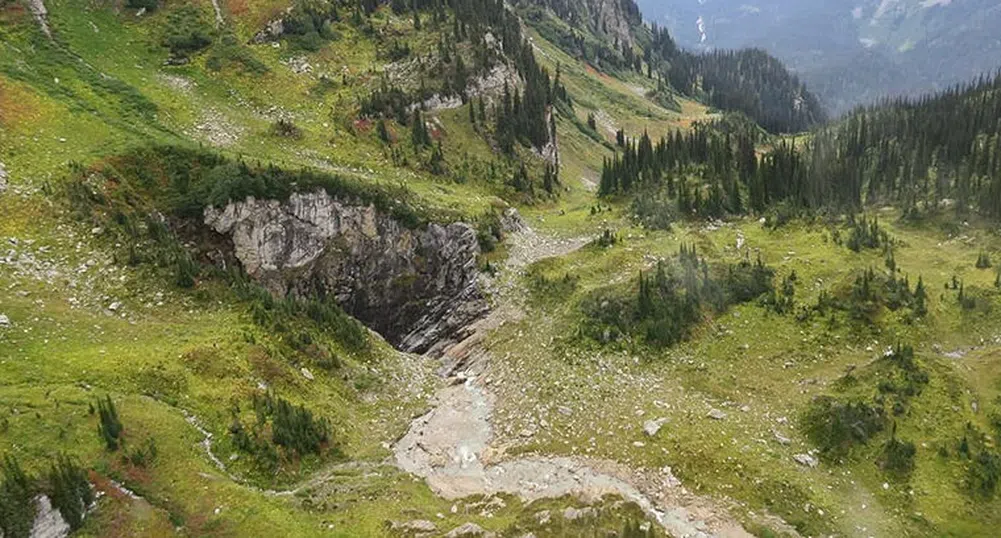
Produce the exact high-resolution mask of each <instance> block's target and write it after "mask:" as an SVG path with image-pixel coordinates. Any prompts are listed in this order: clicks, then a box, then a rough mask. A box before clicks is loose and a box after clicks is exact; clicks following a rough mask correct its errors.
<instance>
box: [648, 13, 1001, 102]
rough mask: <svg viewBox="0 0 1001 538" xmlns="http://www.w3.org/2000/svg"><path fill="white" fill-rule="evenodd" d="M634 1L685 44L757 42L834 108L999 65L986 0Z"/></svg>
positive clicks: (999, 18) (994, 24)
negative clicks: (843, 1)
mask: <svg viewBox="0 0 1001 538" xmlns="http://www.w3.org/2000/svg"><path fill="white" fill-rule="evenodd" d="M641 7H642V8H643V11H644V14H645V15H646V17H647V18H649V19H650V20H652V21H656V22H659V23H661V24H664V25H666V26H667V27H668V28H669V29H670V30H671V31H672V34H674V35H675V36H677V38H678V40H679V42H680V43H681V44H683V45H685V46H690V47H700V48H703V49H712V48H738V47H761V48H763V49H765V50H767V51H769V52H771V53H772V54H775V55H776V56H777V57H778V58H779V59H781V60H782V61H783V62H786V63H787V64H788V65H789V66H790V67H791V68H792V69H794V70H795V72H796V73H798V74H799V75H800V76H801V77H802V78H803V80H805V81H806V82H807V84H808V85H809V86H810V87H811V88H813V89H814V90H815V92H816V93H817V94H818V95H819V96H820V97H821V98H822V100H823V101H824V103H825V105H826V106H828V107H829V108H830V109H831V110H832V111H834V112H837V113H840V112H844V111H845V110H847V109H848V108H851V107H852V106H854V105H856V104H863V103H871V102H874V101H876V100H878V99H880V98H882V97H885V96H893V95H914V94H917V93H922V92H927V91H932V90H938V89H944V88H946V87H948V86H951V85H953V84H956V83H959V82H964V81H966V80H968V79H970V78H973V77H976V76H979V75H980V74H981V73H985V72H989V71H991V70H994V69H997V68H999V67H1001V64H999V63H998V60H997V58H998V56H999V52H1001V40H999V39H998V36H997V32H996V29H997V28H998V26H999V24H1001V8H999V7H998V6H997V5H996V3H995V2H990V1H987V0H971V1H964V2H926V1H920V0H896V1H890V0H885V1H875V0H872V1H863V2H856V3H854V4H851V5H847V4H839V3H832V2H821V1H806V2H786V1H784V0H763V1H759V2H753V3H747V2H736V1H729V0H711V1H708V2H704V3H698V4H696V3H694V2H692V3H688V2H671V3H664V2H651V1H647V2H641ZM699 20H701V26H700V25H699V24H698V22H697V21H699ZM700 28H701V29H700Z"/></svg>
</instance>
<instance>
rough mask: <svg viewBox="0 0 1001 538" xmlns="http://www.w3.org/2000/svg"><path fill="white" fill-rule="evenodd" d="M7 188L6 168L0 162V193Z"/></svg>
mask: <svg viewBox="0 0 1001 538" xmlns="http://www.w3.org/2000/svg"><path fill="white" fill-rule="evenodd" d="M6 190H7V169H6V168H5V167H4V165H3V163H0V194H3V192H4V191H6Z"/></svg>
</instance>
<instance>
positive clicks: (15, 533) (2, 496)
mask: <svg viewBox="0 0 1001 538" xmlns="http://www.w3.org/2000/svg"><path fill="white" fill-rule="evenodd" d="M2 479H3V480H2V481H0V534H2V535H3V536H5V537H7V538H28V537H29V536H31V526H32V524H33V523H34V521H35V500H34V499H35V484H34V480H33V479H31V478H30V477H29V476H28V475H27V474H26V473H25V472H24V470H23V469H21V466H20V464H19V463H18V461H17V460H16V459H14V458H13V457H11V456H4V459H3V475H2Z"/></svg>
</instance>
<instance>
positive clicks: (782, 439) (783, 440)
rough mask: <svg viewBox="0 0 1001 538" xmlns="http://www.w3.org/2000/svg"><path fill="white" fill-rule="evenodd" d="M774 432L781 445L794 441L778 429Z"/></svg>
mask: <svg viewBox="0 0 1001 538" xmlns="http://www.w3.org/2000/svg"><path fill="white" fill-rule="evenodd" d="M772 434H773V435H775V440H776V441H778V442H779V444H780V445H788V444H789V443H792V440H791V439H789V438H788V437H786V436H784V435H782V434H781V433H779V432H777V431H773V432H772Z"/></svg>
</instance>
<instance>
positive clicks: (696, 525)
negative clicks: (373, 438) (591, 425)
mask: <svg viewBox="0 0 1001 538" xmlns="http://www.w3.org/2000/svg"><path fill="white" fill-rule="evenodd" d="M588 239H589V238H581V239H575V240H557V239H552V238H547V237H543V236H541V235H539V234H536V233H535V232H533V231H532V230H530V229H525V230H522V231H520V232H517V233H515V234H512V236H511V237H510V241H511V242H512V249H511V254H510V256H509V259H508V262H507V264H506V266H505V269H504V271H503V273H502V275H501V276H500V277H499V281H500V284H499V286H497V289H496V290H495V291H496V293H495V299H496V304H495V306H494V308H493V309H492V310H491V312H490V314H489V315H488V316H487V317H486V318H484V319H482V320H480V321H479V322H477V323H476V324H474V326H473V327H471V334H470V336H468V337H467V338H466V339H465V340H463V341H462V342H460V343H458V344H456V345H454V346H452V347H450V348H449V349H447V350H446V351H445V354H444V356H443V358H442V361H443V363H444V365H445V366H444V368H443V370H442V373H443V375H444V376H445V377H447V378H448V379H449V382H450V383H449V385H448V386H446V387H444V388H442V389H441V390H440V391H439V392H438V394H437V396H436V405H435V407H434V408H433V409H432V410H431V411H430V412H428V413H427V414H425V415H423V416H421V417H419V418H417V419H416V420H414V421H413V423H412V424H411V426H410V429H409V431H408V432H407V433H406V435H404V437H403V438H401V439H400V440H399V441H398V442H397V443H396V444H395V445H394V446H393V452H394V455H395V460H396V464H397V465H398V466H399V467H400V468H401V469H403V470H405V471H407V472H410V473H412V474H414V475H417V476H420V477H422V478H424V479H425V480H427V483H428V485H429V486H430V487H431V489H432V490H433V491H434V492H435V493H437V494H438V495H441V496H443V497H445V498H449V499H457V498H462V497H468V496H470V495H475V494H484V495H491V494H495V493H508V494H513V495H518V496H520V497H522V498H523V499H525V500H527V501H532V500H536V499H542V498H556V497H561V496H564V495H576V496H579V497H581V498H584V499H588V500H597V499H599V498H601V497H602V496H603V495H606V494H618V495H620V496H622V497H623V498H625V499H627V500H630V501H632V502H635V503H636V504H637V505H638V506H640V507H641V508H642V509H643V511H644V512H645V513H646V514H647V515H648V516H649V517H650V518H652V519H653V520H655V521H657V522H658V523H660V525H661V526H663V528H664V529H665V530H666V531H667V532H668V533H669V534H671V535H672V536H677V537H690V538H708V537H712V536H722V537H749V536H751V535H750V534H749V533H747V532H746V531H745V530H744V528H743V527H742V526H741V525H740V524H739V523H738V522H737V521H736V520H735V519H733V518H732V517H731V516H730V515H729V514H728V512H727V510H726V509H724V508H722V507H720V506H718V505H716V504H715V503H713V501H711V500H709V499H707V498H702V497H698V496H695V495H692V494H690V493H689V492H687V490H685V489H684V488H683V487H681V485H680V482H679V481H678V480H677V479H676V478H674V476H672V475H671V473H670V471H669V470H668V469H665V470H662V471H658V472H647V473H642V472H639V471H636V470H632V469H629V468H627V467H625V466H622V465H619V464H616V463H614V462H610V461H604V460H598V459H591V458H581V457H548V456H526V457H517V458H513V459H507V458H505V457H504V454H503V453H502V451H501V450H499V449H498V448H496V447H495V446H494V445H493V441H494V436H493V428H492V423H491V417H492V412H493V408H494V401H495V397H494V395H493V394H492V393H491V392H490V390H489V386H488V384H487V383H486V382H483V381H481V379H482V378H484V377H485V373H486V371H487V368H488V366H489V362H490V360H491V357H490V354H489V352H488V351H487V350H486V349H485V347H484V345H483V343H484V340H485V339H486V337H487V336H488V334H489V333H490V332H492V331H493V330H494V329H496V328H498V327H500V326H501V325H503V324H505V323H509V322H514V321H518V320H519V319H521V317H522V315H523V313H522V310H521V308H519V306H518V305H517V301H516V297H515V293H516V291H517V289H516V278H515V277H516V275H517V274H518V273H520V272H521V271H522V270H523V269H524V268H525V267H526V266H528V265H529V264H531V263H533V262H535V261H539V260H542V259H545V258H549V257H555V256H562V255H565V254H568V253H571V252H573V251H574V250H576V249H578V248H580V247H581V246H583V245H585V244H586V243H587V242H588Z"/></svg>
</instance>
